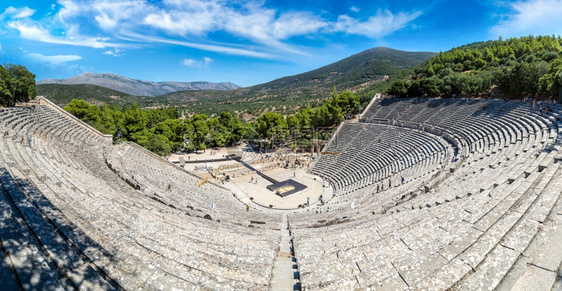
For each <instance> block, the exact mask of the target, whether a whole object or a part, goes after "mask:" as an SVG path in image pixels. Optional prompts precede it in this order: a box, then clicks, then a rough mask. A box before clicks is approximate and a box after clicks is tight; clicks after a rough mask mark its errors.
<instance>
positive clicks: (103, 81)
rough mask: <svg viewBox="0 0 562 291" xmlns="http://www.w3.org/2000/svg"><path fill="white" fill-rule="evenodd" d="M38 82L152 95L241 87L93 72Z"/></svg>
mask: <svg viewBox="0 0 562 291" xmlns="http://www.w3.org/2000/svg"><path fill="white" fill-rule="evenodd" d="M37 84H38V85H44V84H61V85H78V84H89V85H97V86H101V87H105V88H109V89H112V90H116V91H119V92H123V93H127V94H129V95H135V96H152V97H153V96H158V95H164V94H167V93H171V92H176V91H185V90H233V89H237V88H240V86H238V85H236V84H233V83H230V82H223V83H212V82H152V81H143V80H136V79H131V78H127V77H123V76H120V75H116V74H109V73H103V74H92V73H89V72H86V73H83V74H80V75H78V76H74V77H71V78H68V79H45V80H41V81H39V82H37Z"/></svg>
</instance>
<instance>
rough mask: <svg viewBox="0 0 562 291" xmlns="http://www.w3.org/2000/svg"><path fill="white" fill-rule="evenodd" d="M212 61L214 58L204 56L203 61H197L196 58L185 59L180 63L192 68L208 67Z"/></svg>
mask: <svg viewBox="0 0 562 291" xmlns="http://www.w3.org/2000/svg"><path fill="white" fill-rule="evenodd" d="M212 62H213V59H211V58H209V57H204V58H203V60H201V61H197V60H194V59H183V60H181V62H180V64H181V65H184V66H186V67H191V68H207V67H208V66H209V65H210V64H211V63H212Z"/></svg>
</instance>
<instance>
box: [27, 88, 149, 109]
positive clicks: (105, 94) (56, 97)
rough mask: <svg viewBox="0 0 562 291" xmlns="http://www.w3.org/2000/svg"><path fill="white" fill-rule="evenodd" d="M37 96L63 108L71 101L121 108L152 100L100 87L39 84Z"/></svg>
mask: <svg viewBox="0 0 562 291" xmlns="http://www.w3.org/2000/svg"><path fill="white" fill-rule="evenodd" d="M37 95H39V96H45V97H46V98H47V99H49V100H51V101H53V102H54V103H55V104H57V105H61V106H64V105H66V104H68V103H70V101H72V99H80V100H85V101H87V102H88V103H90V104H98V105H100V104H103V103H106V104H113V105H117V106H121V105H124V104H127V103H133V102H137V103H146V102H147V101H150V99H153V98H151V97H137V96H133V95H129V94H126V93H123V92H119V91H115V90H112V89H108V88H105V87H101V86H96V85H89V84H78V85H60V84H39V85H37Z"/></svg>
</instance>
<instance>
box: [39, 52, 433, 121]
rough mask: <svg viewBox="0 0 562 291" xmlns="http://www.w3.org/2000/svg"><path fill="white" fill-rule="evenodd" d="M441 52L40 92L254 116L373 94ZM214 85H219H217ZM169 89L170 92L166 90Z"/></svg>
mask: <svg viewBox="0 0 562 291" xmlns="http://www.w3.org/2000/svg"><path fill="white" fill-rule="evenodd" d="M435 55H436V53H433V52H406V51H401V50H396V49H391V48H386V47H375V48H372V49H368V50H365V51H362V52H360V53H357V54H355V55H352V56H350V57H347V58H345V59H342V60H340V61H337V62H335V63H332V64H329V65H326V66H323V67H321V68H318V69H315V70H312V71H308V72H305V73H302V74H298V75H294V76H287V77H283V78H279V79H276V80H273V81H270V82H267V83H263V84H259V85H255V86H251V87H243V88H241V87H239V86H237V85H234V84H232V83H218V84H216V83H206V82H194V83H182V84H185V86H187V87H188V88H186V89H181V88H180V87H179V86H172V85H176V84H178V82H160V83H156V82H149V81H139V80H133V79H129V78H126V77H121V76H118V75H114V74H91V73H84V74H81V75H78V76H75V77H72V78H69V79H66V80H43V81H40V82H38V83H37V84H38V86H37V90H38V95H42V96H45V97H47V98H50V99H51V100H53V101H54V102H56V103H57V104H59V105H65V104H67V103H68V102H70V100H72V98H77V99H82V100H86V101H88V102H89V103H95V104H102V103H106V104H114V105H124V104H127V103H133V102H136V103H138V104H139V106H142V107H151V108H153V107H160V106H179V107H183V108H185V109H186V110H187V111H188V112H189V113H190V114H192V113H205V114H215V113H217V112H220V111H222V110H227V111H234V112H236V113H249V112H253V113H252V115H254V114H259V113H260V112H263V111H268V110H275V111H276V112H279V113H283V112H290V111H293V110H294V109H297V108H300V107H302V106H315V104H317V103H319V102H321V101H322V100H325V99H327V98H329V97H330V96H331V92H332V88H333V87H334V86H336V89H337V91H339V92H341V91H344V90H349V91H351V92H354V93H356V94H358V95H360V94H370V92H371V91H373V90H379V88H378V87H377V86H379V85H381V84H386V83H387V82H383V81H384V80H387V79H388V78H392V77H393V76H396V75H397V74H399V73H400V72H403V70H404V69H409V68H413V67H415V66H417V65H418V64H420V63H422V62H423V61H425V60H427V59H429V58H431V57H433V56H435ZM70 84H76V85H70ZM210 84H215V85H217V86H218V87H214V88H213V87H212V86H211V85H210ZM221 84H222V85H221ZM219 85H221V86H219ZM93 86H96V87H93ZM100 86H101V87H100ZM205 86H207V87H205ZM102 87H105V88H102ZM107 88H110V89H111V90H110V89H107ZM156 88H159V89H156ZM164 88H166V89H167V90H168V92H165V93H163V92H164V91H165V90H164ZM194 89H195V90H194ZM121 92H123V93H121ZM139 96H145V97H139ZM146 96H156V97H146ZM366 97H369V96H366ZM370 97H372V96H370ZM370 97H369V98H367V99H370Z"/></svg>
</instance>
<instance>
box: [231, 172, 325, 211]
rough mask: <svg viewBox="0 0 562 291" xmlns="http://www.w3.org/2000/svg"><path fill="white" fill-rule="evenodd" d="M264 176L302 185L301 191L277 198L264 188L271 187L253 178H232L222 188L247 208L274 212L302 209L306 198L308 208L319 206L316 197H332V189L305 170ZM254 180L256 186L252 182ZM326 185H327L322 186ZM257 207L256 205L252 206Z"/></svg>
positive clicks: (258, 177) (264, 181)
mask: <svg viewBox="0 0 562 291" xmlns="http://www.w3.org/2000/svg"><path fill="white" fill-rule="evenodd" d="M267 175H268V176H270V177H271V178H273V179H275V180H277V181H286V180H293V181H296V182H298V183H299V184H302V185H304V186H306V187H307V188H306V190H305V191H300V192H296V193H294V194H292V195H289V196H286V197H281V196H279V195H277V194H275V192H272V191H270V190H268V189H267V187H268V186H270V185H272V183H270V182H269V181H267V180H266V179H264V178H262V177H260V176H258V175H257V174H255V175H251V176H250V175H249V176H244V177H239V178H234V179H232V180H231V181H230V182H228V183H225V184H224V186H225V187H227V188H229V189H230V190H232V191H233V192H234V193H235V194H236V196H237V197H238V199H240V200H241V201H242V202H244V203H248V204H250V206H251V207H256V206H258V205H259V206H260V207H266V208H269V206H270V205H271V208H274V209H297V208H299V205H300V206H301V207H303V206H304V207H308V206H306V202H307V198H310V207H314V205H316V204H317V203H319V200H320V196H321V195H322V196H323V199H324V200H329V199H331V198H332V191H331V190H332V189H331V188H325V187H323V186H322V181H321V180H320V178H318V177H317V176H316V175H313V174H310V173H307V172H306V170H305V169H297V170H292V169H276V170H272V171H267ZM256 179H257V183H256ZM326 185H328V184H327V183H326ZM256 204H257V205H256Z"/></svg>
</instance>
